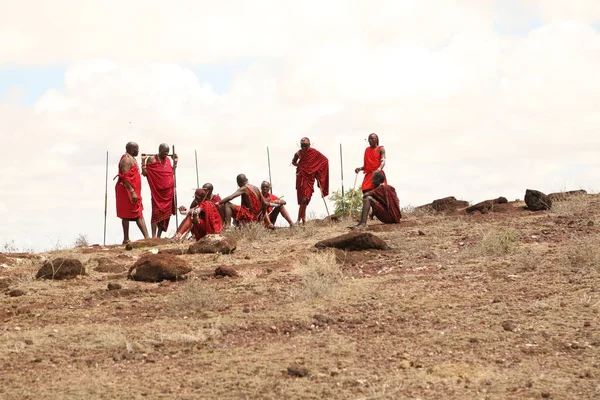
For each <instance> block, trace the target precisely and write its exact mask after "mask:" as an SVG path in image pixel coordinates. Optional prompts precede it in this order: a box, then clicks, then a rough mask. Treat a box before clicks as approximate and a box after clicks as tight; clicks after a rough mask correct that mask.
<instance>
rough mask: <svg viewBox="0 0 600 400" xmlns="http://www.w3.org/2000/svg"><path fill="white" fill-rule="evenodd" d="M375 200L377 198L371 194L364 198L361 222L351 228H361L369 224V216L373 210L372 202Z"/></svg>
mask: <svg viewBox="0 0 600 400" xmlns="http://www.w3.org/2000/svg"><path fill="white" fill-rule="evenodd" d="M373 202H375V199H374V198H372V197H371V196H367V197H365V198H364V199H363V206H362V214H361V216H360V222H359V223H358V225H354V226H351V227H350V229H360V228H364V227H366V226H367V218H369V211H371V203H373Z"/></svg>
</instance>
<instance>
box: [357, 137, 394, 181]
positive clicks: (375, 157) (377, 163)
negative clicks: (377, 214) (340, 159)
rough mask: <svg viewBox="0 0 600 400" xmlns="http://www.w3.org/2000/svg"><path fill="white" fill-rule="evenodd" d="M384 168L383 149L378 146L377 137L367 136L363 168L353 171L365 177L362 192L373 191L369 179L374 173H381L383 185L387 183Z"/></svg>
mask: <svg viewBox="0 0 600 400" xmlns="http://www.w3.org/2000/svg"><path fill="white" fill-rule="evenodd" d="M384 166H385V148H384V147H383V146H380V145H379V136H377V135H376V134H375V133H371V134H370V135H369V147H367V148H366V149H365V158H364V161H363V166H362V167H358V168H356V169H355V170H354V172H355V173H357V174H358V171H363V172H364V174H365V177H364V179H363V183H362V192H363V193H366V192H368V191H369V190H371V189H373V183H372V179H371V177H372V176H373V173H375V172H381V173H382V174H383V178H384V183H387V179H386V177H385V172H384V171H383V167H384Z"/></svg>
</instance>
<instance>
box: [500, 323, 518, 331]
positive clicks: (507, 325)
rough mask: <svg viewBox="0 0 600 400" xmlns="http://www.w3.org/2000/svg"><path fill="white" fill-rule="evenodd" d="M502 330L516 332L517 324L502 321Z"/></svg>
mask: <svg viewBox="0 0 600 400" xmlns="http://www.w3.org/2000/svg"><path fill="white" fill-rule="evenodd" d="M502 328H504V330H505V331H508V332H515V331H516V330H517V324H515V322H514V321H503V322H502Z"/></svg>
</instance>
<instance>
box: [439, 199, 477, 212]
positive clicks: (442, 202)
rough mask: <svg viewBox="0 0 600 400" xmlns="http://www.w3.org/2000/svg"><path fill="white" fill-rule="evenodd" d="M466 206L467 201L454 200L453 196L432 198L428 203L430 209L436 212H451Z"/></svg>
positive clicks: (467, 204)
mask: <svg viewBox="0 0 600 400" xmlns="http://www.w3.org/2000/svg"><path fill="white" fill-rule="evenodd" d="M468 206H469V202H468V201H464V200H456V197H454V196H449V197H444V198H442V199H437V200H434V201H433V202H432V203H431V205H430V207H431V209H432V210H434V211H437V212H452V211H456V210H458V209H460V208H465V207H468Z"/></svg>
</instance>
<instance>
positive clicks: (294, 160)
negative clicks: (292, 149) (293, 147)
mask: <svg viewBox="0 0 600 400" xmlns="http://www.w3.org/2000/svg"><path fill="white" fill-rule="evenodd" d="M298 161H300V150H298V151H297V152H296V153H294V158H292V165H293V166H294V167H297V166H298Z"/></svg>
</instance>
